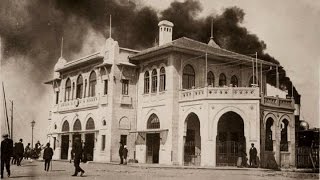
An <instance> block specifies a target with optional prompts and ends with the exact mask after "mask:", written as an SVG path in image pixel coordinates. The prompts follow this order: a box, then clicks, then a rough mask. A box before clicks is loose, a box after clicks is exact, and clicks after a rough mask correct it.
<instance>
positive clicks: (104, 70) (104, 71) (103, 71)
mask: <svg viewBox="0 0 320 180" xmlns="http://www.w3.org/2000/svg"><path fill="white" fill-rule="evenodd" d="M106 74H107V72H106V69H105V68H104V67H101V69H100V75H101V76H104V75H106Z"/></svg>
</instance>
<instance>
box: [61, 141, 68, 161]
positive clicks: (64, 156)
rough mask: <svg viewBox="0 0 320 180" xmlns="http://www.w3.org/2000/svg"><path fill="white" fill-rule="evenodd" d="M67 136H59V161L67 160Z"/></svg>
mask: <svg viewBox="0 0 320 180" xmlns="http://www.w3.org/2000/svg"><path fill="white" fill-rule="evenodd" d="M68 150H69V135H62V136H61V159H68Z"/></svg>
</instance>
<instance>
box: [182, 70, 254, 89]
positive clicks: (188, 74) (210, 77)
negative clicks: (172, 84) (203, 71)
mask: <svg viewBox="0 0 320 180" xmlns="http://www.w3.org/2000/svg"><path fill="white" fill-rule="evenodd" d="M255 79H257V78H255ZM195 80H196V73H195V70H194V68H193V67H192V65H190V64H187V65H186V66H185V67H184V68H183V74H182V88H183V89H191V88H192V87H194V86H195ZM218 81H219V82H218V85H219V86H220V87H223V86H227V77H226V75H225V74H224V73H221V74H220V75H219V79H218ZM207 84H208V85H209V86H214V85H215V76H214V73H213V72H212V71H209V72H208V73H207ZM230 84H231V85H232V87H238V86H239V80H238V77H237V76H236V75H232V76H231V79H230ZM252 84H253V76H251V78H250V80H249V84H248V86H249V87H251V86H252Z"/></svg>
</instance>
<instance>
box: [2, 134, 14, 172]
mask: <svg viewBox="0 0 320 180" xmlns="http://www.w3.org/2000/svg"><path fill="white" fill-rule="evenodd" d="M2 137H3V138H4V140H3V141H1V178H3V171H4V165H5V166H6V169H7V174H8V177H10V175H11V174H10V158H11V156H12V154H13V141H12V140H11V139H9V135H8V134H4V135H3V136H2Z"/></svg>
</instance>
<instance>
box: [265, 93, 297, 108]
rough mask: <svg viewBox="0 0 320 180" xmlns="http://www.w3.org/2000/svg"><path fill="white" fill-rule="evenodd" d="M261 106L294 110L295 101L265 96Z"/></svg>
mask: <svg viewBox="0 0 320 180" xmlns="http://www.w3.org/2000/svg"><path fill="white" fill-rule="evenodd" d="M261 104H263V105H265V106H272V107H282V108H290V109H294V101H293V100H292V99H283V98H279V97H271V96H264V97H263V98H262V99H261Z"/></svg>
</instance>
